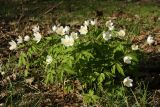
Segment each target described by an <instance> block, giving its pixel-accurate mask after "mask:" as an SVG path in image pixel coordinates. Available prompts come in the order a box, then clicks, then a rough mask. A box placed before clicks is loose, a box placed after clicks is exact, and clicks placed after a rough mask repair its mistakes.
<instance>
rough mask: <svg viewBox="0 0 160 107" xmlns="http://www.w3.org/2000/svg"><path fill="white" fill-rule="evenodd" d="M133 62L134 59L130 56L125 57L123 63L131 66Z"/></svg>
mask: <svg viewBox="0 0 160 107" xmlns="http://www.w3.org/2000/svg"><path fill="white" fill-rule="evenodd" d="M131 60H132V57H130V56H125V57H124V58H123V61H124V63H126V64H131Z"/></svg>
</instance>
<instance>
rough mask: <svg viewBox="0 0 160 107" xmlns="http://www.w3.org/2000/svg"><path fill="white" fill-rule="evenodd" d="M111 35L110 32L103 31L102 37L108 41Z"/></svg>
mask: <svg viewBox="0 0 160 107" xmlns="http://www.w3.org/2000/svg"><path fill="white" fill-rule="evenodd" d="M111 37H112V34H110V33H109V32H103V39H104V40H106V41H108V40H110V39H111Z"/></svg>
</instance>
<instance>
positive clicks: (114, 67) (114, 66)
mask: <svg viewBox="0 0 160 107" xmlns="http://www.w3.org/2000/svg"><path fill="white" fill-rule="evenodd" d="M111 71H112V73H113V74H115V71H116V65H113V66H112V68H111Z"/></svg>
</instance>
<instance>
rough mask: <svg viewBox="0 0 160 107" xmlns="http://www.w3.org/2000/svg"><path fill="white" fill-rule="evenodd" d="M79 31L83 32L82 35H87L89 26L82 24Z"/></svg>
mask: <svg viewBox="0 0 160 107" xmlns="http://www.w3.org/2000/svg"><path fill="white" fill-rule="evenodd" d="M79 32H80V34H82V35H86V34H87V33H88V28H87V26H81V28H80V30H79Z"/></svg>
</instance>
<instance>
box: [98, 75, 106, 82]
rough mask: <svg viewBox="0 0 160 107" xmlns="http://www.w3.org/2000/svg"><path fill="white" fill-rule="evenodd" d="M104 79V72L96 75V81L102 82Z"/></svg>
mask: <svg viewBox="0 0 160 107" xmlns="http://www.w3.org/2000/svg"><path fill="white" fill-rule="evenodd" d="M104 79H105V75H104V73H101V74H100V75H99V77H98V83H102V82H103V81H104Z"/></svg>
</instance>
